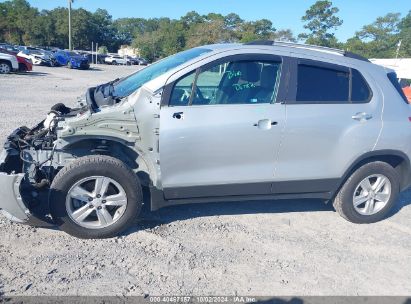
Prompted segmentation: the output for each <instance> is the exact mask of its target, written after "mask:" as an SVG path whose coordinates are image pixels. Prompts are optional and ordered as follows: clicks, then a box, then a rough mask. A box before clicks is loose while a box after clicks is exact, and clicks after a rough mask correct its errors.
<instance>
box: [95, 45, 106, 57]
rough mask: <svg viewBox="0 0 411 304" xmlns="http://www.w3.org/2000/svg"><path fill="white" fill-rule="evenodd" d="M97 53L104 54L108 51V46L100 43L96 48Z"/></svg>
mask: <svg viewBox="0 0 411 304" xmlns="http://www.w3.org/2000/svg"><path fill="white" fill-rule="evenodd" d="M97 53H99V54H104V55H105V54H107V53H108V48H107V47H106V46H105V45H102V46H100V47H99V48H98V50H97Z"/></svg>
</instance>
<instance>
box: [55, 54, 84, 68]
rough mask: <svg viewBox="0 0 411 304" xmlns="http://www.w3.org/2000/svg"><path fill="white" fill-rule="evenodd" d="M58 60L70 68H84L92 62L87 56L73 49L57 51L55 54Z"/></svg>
mask: <svg viewBox="0 0 411 304" xmlns="http://www.w3.org/2000/svg"><path fill="white" fill-rule="evenodd" d="M54 57H55V58H56V61H57V62H58V63H59V64H60V65H66V66H67V67H68V68H69V69H83V70H87V69H88V68H90V63H89V61H88V59H87V57H85V56H83V55H81V54H78V53H76V52H71V51H57V52H56V53H55V54H54Z"/></svg>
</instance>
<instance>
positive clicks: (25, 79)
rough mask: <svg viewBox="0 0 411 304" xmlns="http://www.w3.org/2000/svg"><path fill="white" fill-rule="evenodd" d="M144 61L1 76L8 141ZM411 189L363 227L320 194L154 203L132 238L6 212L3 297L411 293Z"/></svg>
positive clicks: (1, 133) (1, 235) (1, 227)
mask: <svg viewBox="0 0 411 304" xmlns="http://www.w3.org/2000/svg"><path fill="white" fill-rule="evenodd" d="M136 69H137V68H136V67H119V66H113V67H112V66H98V67H97V68H94V69H92V70H90V71H76V70H68V69H65V68H46V67H36V68H35V72H33V73H28V74H25V75H3V76H0V105H1V108H0V142H1V143H2V142H3V141H4V138H5V137H6V136H7V134H9V133H10V132H11V131H12V130H13V129H14V128H16V127H18V126H20V125H29V126H32V125H34V124H35V123H36V122H38V121H40V120H41V119H43V118H44V117H45V114H46V112H47V110H48V109H49V108H50V107H51V106H52V105H53V104H55V103H57V102H65V103H66V104H67V105H71V104H72V103H73V102H74V101H75V99H76V97H77V96H79V95H81V94H82V93H84V91H85V90H86V88H87V87H89V86H92V85H95V84H98V83H102V82H106V81H109V80H112V79H114V78H116V77H120V76H124V75H127V74H129V73H131V72H132V71H134V70H136ZM410 203H411V191H407V192H405V193H402V194H401V196H400V198H399V200H398V202H397V205H396V209H395V210H394V212H393V213H392V214H391V216H390V217H389V218H388V219H386V220H384V221H382V222H379V223H376V224H372V225H355V224H351V223H348V222H346V221H345V220H343V219H342V218H340V217H339V216H338V215H337V214H336V213H335V212H334V211H333V209H332V207H331V206H329V205H325V204H323V203H322V202H321V201H317V200H306V201H296V200H295V201H275V202H235V203H219V204H218V203H214V204H203V205H186V206H176V207H169V208H165V209H162V210H160V211H157V212H153V213H150V212H148V211H145V212H144V214H143V219H142V220H141V221H140V222H138V223H136V225H135V226H134V227H133V228H132V229H130V230H129V231H127V233H125V234H124V235H123V236H121V237H118V238H114V239H109V240H79V239H76V238H73V237H71V236H68V235H66V234H65V233H63V232H60V231H58V230H56V229H50V228H49V229H46V228H34V227H28V226H22V225H18V224H13V223H10V222H9V221H8V220H6V219H4V218H1V219H0V295H1V294H3V295H9V296H13V295H99V296H102V295H236V294H238V295H252V296H256V295H266V296H270V295H282V296H287V295H403V296H408V295H411V262H410V257H411V228H410V217H411V206H410Z"/></svg>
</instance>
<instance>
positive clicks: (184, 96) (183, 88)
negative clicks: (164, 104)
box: [169, 71, 196, 106]
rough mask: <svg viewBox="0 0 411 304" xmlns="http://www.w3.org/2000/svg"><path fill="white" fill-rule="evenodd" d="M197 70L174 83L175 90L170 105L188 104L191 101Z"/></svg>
mask: <svg viewBox="0 0 411 304" xmlns="http://www.w3.org/2000/svg"><path fill="white" fill-rule="evenodd" d="M195 76H196V72H195V71H193V72H191V73H190V74H188V75H186V76H184V77H183V78H180V79H179V80H178V81H177V82H176V84H175V85H174V88H173V92H172V93H171V98H170V102H169V105H170V106H187V105H188V103H189V101H190V96H191V92H192V89H193V84H194V79H195Z"/></svg>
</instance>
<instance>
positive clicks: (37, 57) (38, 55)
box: [17, 48, 55, 66]
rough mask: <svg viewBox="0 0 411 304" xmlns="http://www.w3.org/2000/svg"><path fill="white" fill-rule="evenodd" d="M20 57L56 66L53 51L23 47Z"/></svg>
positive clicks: (38, 63) (36, 62)
mask: <svg viewBox="0 0 411 304" xmlns="http://www.w3.org/2000/svg"><path fill="white" fill-rule="evenodd" d="M17 55H18V56H20V57H24V58H26V59H30V60H31V61H32V62H33V64H34V65H45V66H54V65H55V59H54V58H53V55H52V53H51V52H48V51H43V50H38V49H34V48H33V49H28V48H27V49H23V50H21V51H20V52H19V53H18V54H17Z"/></svg>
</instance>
